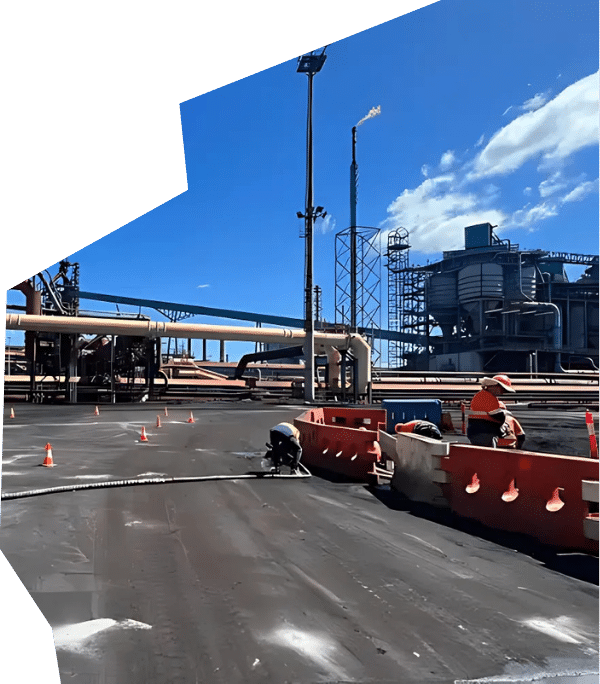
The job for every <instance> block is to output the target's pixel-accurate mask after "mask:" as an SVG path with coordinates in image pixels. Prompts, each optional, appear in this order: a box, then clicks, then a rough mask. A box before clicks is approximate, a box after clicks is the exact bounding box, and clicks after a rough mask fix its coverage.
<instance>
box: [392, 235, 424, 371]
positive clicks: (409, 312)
mask: <svg viewBox="0 0 600 684" xmlns="http://www.w3.org/2000/svg"><path fill="white" fill-rule="evenodd" d="M408 238H409V233H408V230H406V228H397V229H396V230H393V231H391V232H390V233H389V234H388V241H387V252H386V255H385V256H386V257H387V264H386V267H387V269H388V329H389V330H393V331H394V332H402V333H405V334H406V335H411V336H413V335H414V337H415V341H414V342H413V341H408V340H406V339H404V340H390V341H389V343H388V367H389V368H406V367H407V366H408V365H409V362H410V358H411V357H415V356H416V355H418V354H422V353H423V352H425V351H426V346H424V345H423V344H422V342H420V341H418V340H423V339H424V338H425V337H426V336H427V334H428V333H429V325H428V316H427V305H426V301H425V281H426V279H427V273H426V272H425V271H423V270H421V269H419V268H411V267H410V266H409V252H410V243H409V239H408Z"/></svg>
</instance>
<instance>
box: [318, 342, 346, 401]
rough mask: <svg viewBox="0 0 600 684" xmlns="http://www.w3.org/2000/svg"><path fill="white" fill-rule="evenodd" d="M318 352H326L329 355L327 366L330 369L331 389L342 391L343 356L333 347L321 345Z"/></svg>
mask: <svg viewBox="0 0 600 684" xmlns="http://www.w3.org/2000/svg"><path fill="white" fill-rule="evenodd" d="M318 351H321V352H324V353H325V354H326V355H327V365H328V367H329V372H328V375H329V388H330V389H332V390H339V389H340V364H341V363H342V355H341V354H340V352H339V351H338V350H337V349H336V348H335V347H333V346H331V345H329V346H326V345H319V349H318Z"/></svg>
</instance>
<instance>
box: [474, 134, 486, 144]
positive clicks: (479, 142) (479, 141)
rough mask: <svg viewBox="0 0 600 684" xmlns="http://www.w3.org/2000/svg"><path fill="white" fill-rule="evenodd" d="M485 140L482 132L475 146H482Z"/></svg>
mask: <svg viewBox="0 0 600 684" xmlns="http://www.w3.org/2000/svg"><path fill="white" fill-rule="evenodd" d="M484 140H485V135H484V134H483V133H482V134H481V135H480V136H479V140H478V141H477V142H476V143H475V147H481V146H482V145H483V141H484Z"/></svg>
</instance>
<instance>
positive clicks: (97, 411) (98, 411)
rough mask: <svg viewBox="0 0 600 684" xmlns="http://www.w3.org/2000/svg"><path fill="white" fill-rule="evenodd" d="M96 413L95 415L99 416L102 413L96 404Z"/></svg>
mask: <svg viewBox="0 0 600 684" xmlns="http://www.w3.org/2000/svg"><path fill="white" fill-rule="evenodd" d="M94 415H95V416H99V415H100V410H99V409H98V407H97V406H96V410H95V411H94Z"/></svg>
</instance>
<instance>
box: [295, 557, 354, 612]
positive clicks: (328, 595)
mask: <svg viewBox="0 0 600 684" xmlns="http://www.w3.org/2000/svg"><path fill="white" fill-rule="evenodd" d="M290 569H291V570H293V571H294V572H295V573H296V574H297V575H299V576H300V577H301V578H302V579H303V580H304V581H305V582H306V583H307V584H310V586H311V587H314V588H315V589H316V590H317V591H318V592H320V593H321V594H323V596H325V597H326V598H328V599H329V600H330V601H333V602H334V603H336V604H338V605H342V599H340V598H338V597H337V596H336V595H335V594H334V593H333V592H332V591H330V590H329V589H327V587H324V586H323V585H322V584H321V583H320V582H317V580H316V579H313V578H312V577H309V576H308V575H307V574H306V573H305V572H304V571H303V570H300V568H299V567H298V566H297V565H294V564H292V565H290Z"/></svg>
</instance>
